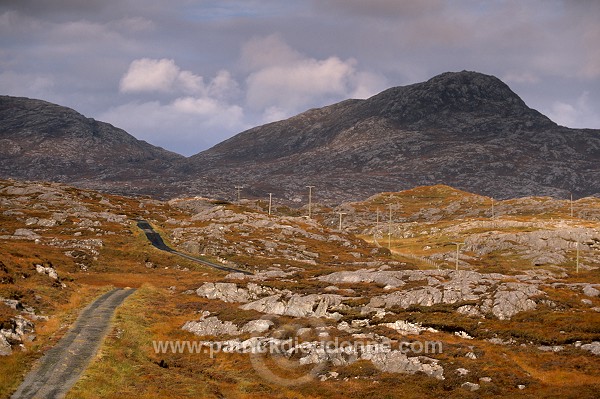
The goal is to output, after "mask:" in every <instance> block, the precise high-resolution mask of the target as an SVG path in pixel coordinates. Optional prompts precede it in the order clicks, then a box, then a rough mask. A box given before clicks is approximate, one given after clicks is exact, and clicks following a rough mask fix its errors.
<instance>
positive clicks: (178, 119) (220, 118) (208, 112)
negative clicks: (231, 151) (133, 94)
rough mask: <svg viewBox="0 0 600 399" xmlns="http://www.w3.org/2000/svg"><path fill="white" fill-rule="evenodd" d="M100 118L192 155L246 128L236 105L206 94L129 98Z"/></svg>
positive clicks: (242, 116) (150, 140)
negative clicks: (163, 98)
mask: <svg viewBox="0 0 600 399" xmlns="http://www.w3.org/2000/svg"><path fill="white" fill-rule="evenodd" d="M99 119H101V120H104V121H107V122H109V123H112V124H114V125H115V126H119V127H121V128H123V129H125V130H126V131H127V132H129V133H131V134H133V135H134V136H135V137H137V138H139V139H142V140H146V141H148V142H150V143H152V144H154V145H158V146H161V147H165V148H170V149H177V150H178V152H180V153H183V154H184V155H192V154H195V153H197V152H199V151H200V150H202V149H204V148H206V147H208V146H212V145H214V144H216V143H218V142H220V141H222V140H224V139H226V138H228V137H229V136H230V135H231V132H232V131H241V130H243V129H245V128H247V126H246V125H244V122H243V119H244V112H243V110H242V108H241V107H239V106H237V105H231V104H225V103H221V102H219V101H217V100H214V99H209V98H193V97H183V98H178V99H176V100H174V101H173V102H170V103H167V104H162V103H160V102H159V101H147V102H143V103H140V102H130V103H127V104H123V105H120V106H118V107H114V108H111V109H110V110H108V111H107V112H105V113H104V114H102V115H100V117H99Z"/></svg>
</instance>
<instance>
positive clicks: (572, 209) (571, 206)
mask: <svg viewBox="0 0 600 399" xmlns="http://www.w3.org/2000/svg"><path fill="white" fill-rule="evenodd" d="M571 218H573V194H571Z"/></svg>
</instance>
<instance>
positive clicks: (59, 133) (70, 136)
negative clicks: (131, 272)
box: [0, 96, 184, 194]
mask: <svg viewBox="0 0 600 399" xmlns="http://www.w3.org/2000/svg"><path fill="white" fill-rule="evenodd" d="M181 159H184V157H183V156H181V155H178V154H175V153H172V152H170V151H166V150H164V149H162V148H159V147H155V146H153V145H150V144H148V143H146V142H145V141H141V140H137V139H136V138H135V137H133V136H131V135H130V134H128V133H127V132H125V131H124V130H122V129H119V128H116V127H114V126H112V125H110V124H108V123H104V122H99V121H96V120H94V119H90V118H86V117H84V116H83V115H81V114H79V113H78V112H76V111H74V110H72V109H70V108H66V107H62V106H59V105H56V104H51V103H48V102H45V101H40V100H33V99H29V98H20V97H8V96H0V176H2V177H4V178H15V179H30V180H48V181H56V182H69V183H73V184H76V185H78V186H81V187H95V188H102V189H105V190H107V191H111V192H115V193H119V192H121V193H123V192H126V193H130V194H131V193H135V192H140V191H144V192H149V191H151V190H150V189H148V187H145V186H147V185H148V184H149V183H152V181H153V180H154V178H155V177H156V176H157V175H160V174H161V173H163V170H164V169H165V168H167V167H168V166H170V165H172V164H173V163H174V162H176V161H178V160H181ZM155 183H158V184H159V183H160V179H158V181H157V182H155ZM159 191H160V190H159Z"/></svg>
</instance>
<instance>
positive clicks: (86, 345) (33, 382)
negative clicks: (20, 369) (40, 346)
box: [11, 289, 135, 399]
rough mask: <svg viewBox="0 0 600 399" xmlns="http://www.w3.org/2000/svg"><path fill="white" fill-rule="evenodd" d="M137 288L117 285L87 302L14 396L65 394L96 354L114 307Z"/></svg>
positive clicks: (45, 397)
mask: <svg viewBox="0 0 600 399" xmlns="http://www.w3.org/2000/svg"><path fill="white" fill-rule="evenodd" d="M134 291H135V290H133V289H114V290H112V291H109V292H107V293H106V294H104V295H102V296H101V297H99V298H98V299H96V300H95V301H94V302H92V303H91V304H90V305H88V306H87V307H86V308H85V309H84V310H83V311H82V312H81V314H80V315H79V317H78V318H77V321H76V322H75V324H74V325H73V327H72V328H71V329H70V330H69V331H68V332H67V334H66V335H65V336H64V337H63V338H62V339H61V340H60V341H59V342H58V343H57V344H56V346H55V347H54V348H52V349H50V350H49V351H48V352H46V353H45V354H44V356H43V357H42V358H41V359H40V360H39V361H38V362H37V363H36V365H35V366H34V368H33V369H32V370H31V371H30V372H29V374H27V376H26V377H25V380H24V381H23V383H22V384H21V386H19V388H18V389H17V391H16V392H15V393H14V394H13V395H12V396H11V399H30V398H40V399H42V398H43V399H54V398H62V397H64V396H65V395H66V393H67V392H68V391H69V389H71V387H72V386H73V384H75V382H77V380H78V379H79V377H80V376H81V374H82V373H83V371H84V370H85V368H86V367H87V366H88V364H89V363H90V361H91V360H92V358H93V357H94V356H95V355H96V352H97V351H98V348H99V347H100V344H101V343H102V341H103V340H104V337H105V336H106V334H107V332H108V327H109V325H110V320H111V318H112V316H113V313H114V311H115V309H116V308H117V307H118V306H119V305H120V304H121V303H122V302H123V301H124V300H125V298H127V297H128V296H129V295H131V293H133V292H134Z"/></svg>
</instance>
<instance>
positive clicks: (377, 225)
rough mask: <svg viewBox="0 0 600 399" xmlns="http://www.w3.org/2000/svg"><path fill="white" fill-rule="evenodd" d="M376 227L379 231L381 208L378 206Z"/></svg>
mask: <svg viewBox="0 0 600 399" xmlns="http://www.w3.org/2000/svg"><path fill="white" fill-rule="evenodd" d="M376 227H377V231H379V208H377V224H376Z"/></svg>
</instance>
